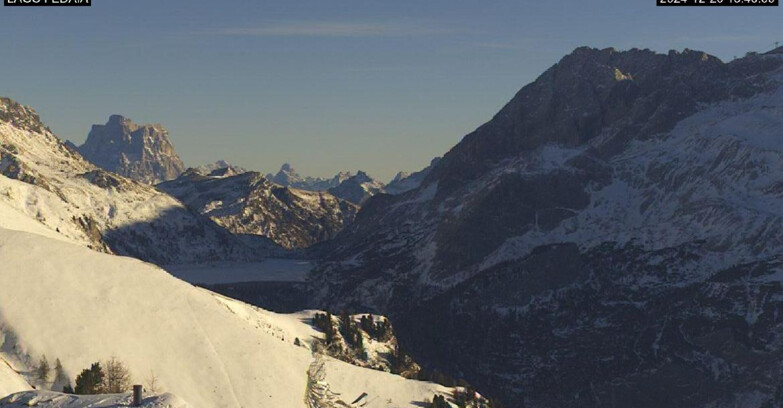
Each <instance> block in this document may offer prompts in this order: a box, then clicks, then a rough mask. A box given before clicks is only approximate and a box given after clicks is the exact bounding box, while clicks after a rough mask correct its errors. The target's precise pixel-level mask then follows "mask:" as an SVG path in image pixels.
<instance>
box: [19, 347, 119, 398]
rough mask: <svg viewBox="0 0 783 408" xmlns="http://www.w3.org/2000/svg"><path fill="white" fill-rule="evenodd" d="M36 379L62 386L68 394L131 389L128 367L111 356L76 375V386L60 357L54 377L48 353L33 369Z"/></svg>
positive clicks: (103, 392)
mask: <svg viewBox="0 0 783 408" xmlns="http://www.w3.org/2000/svg"><path fill="white" fill-rule="evenodd" d="M33 371H34V373H35V379H36V380H37V382H38V383H39V384H40V385H43V386H47V387H48V386H50V385H51V386H54V387H57V386H62V391H63V392H64V393H66V394H80V395H88V394H121V393H124V392H128V391H130V390H131V375H130V371H129V370H128V367H127V366H126V365H125V363H123V362H122V361H120V360H119V359H117V358H116V357H111V358H110V359H108V360H106V361H105V362H103V363H101V362H95V363H93V364H92V365H90V367H89V368H85V369H84V370H82V372H81V373H80V374H79V375H78V376H77V377H76V386H75V387H73V386H71V380H70V378H69V377H68V375H67V374H66V373H65V369H64V368H63V365H62V363H61V362H60V359H59V358H58V359H56V360H55V363H54V378H53V381H51V382H50V381H49V380H50V379H51V378H52V376H51V374H52V373H51V372H52V368H51V365H50V364H49V360H48V359H47V358H46V355H43V356H41V359H40V360H39V362H38V365H37V366H36V367H35V369H34V370H33Z"/></svg>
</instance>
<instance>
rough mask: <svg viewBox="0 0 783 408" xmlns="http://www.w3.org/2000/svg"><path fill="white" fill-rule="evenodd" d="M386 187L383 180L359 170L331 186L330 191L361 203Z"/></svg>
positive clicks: (355, 202)
mask: <svg viewBox="0 0 783 408" xmlns="http://www.w3.org/2000/svg"><path fill="white" fill-rule="evenodd" d="M384 187H385V186H384V184H383V183H382V182H380V181H378V180H376V179H374V178H372V177H370V176H369V175H368V174H367V173H365V172H363V171H361V170H359V171H358V172H357V173H356V175H354V176H351V177H348V178H347V179H345V180H343V181H342V182H341V183H340V184H339V185H338V186H337V187H332V188H330V189H329V192H330V193H332V194H333V195H334V196H335V197H340V198H342V199H343V200H348V201H350V202H352V203H354V204H357V205H361V204H362V203H364V202H365V201H366V200H367V199H368V198H370V197H372V196H374V195H376V194H379V193H383V188H384Z"/></svg>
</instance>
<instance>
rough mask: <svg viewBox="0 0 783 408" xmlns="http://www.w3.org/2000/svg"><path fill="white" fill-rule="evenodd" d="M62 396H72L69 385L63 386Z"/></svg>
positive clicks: (72, 392)
mask: <svg viewBox="0 0 783 408" xmlns="http://www.w3.org/2000/svg"><path fill="white" fill-rule="evenodd" d="M63 394H74V391H73V387H71V384H70V383H68V384H66V385H64V386H63Z"/></svg>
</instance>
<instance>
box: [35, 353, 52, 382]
mask: <svg viewBox="0 0 783 408" xmlns="http://www.w3.org/2000/svg"><path fill="white" fill-rule="evenodd" d="M49 371H51V367H50V366H49V360H47V359H46V354H44V355H43V356H41V360H40V361H39V362H38V368H36V370H35V378H37V379H38V381H40V382H41V383H43V384H46V383H48V382H49Z"/></svg>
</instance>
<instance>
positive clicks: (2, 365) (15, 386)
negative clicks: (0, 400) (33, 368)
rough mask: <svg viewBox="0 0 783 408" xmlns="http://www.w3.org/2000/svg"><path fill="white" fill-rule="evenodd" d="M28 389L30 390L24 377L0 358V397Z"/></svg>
mask: <svg viewBox="0 0 783 408" xmlns="http://www.w3.org/2000/svg"><path fill="white" fill-rule="evenodd" d="M29 389H31V387H30V384H28V383H27V381H25V379H24V377H22V376H21V375H20V374H18V373H17V372H16V371H15V370H14V369H13V368H12V367H11V366H10V365H8V363H6V361H5V360H3V359H2V358H0V396H3V395H7V394H11V393H14V392H20V391H27V390H29Z"/></svg>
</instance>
